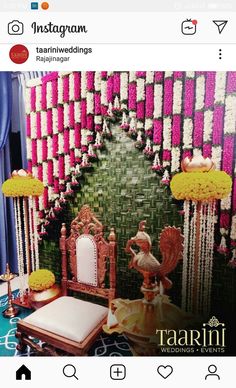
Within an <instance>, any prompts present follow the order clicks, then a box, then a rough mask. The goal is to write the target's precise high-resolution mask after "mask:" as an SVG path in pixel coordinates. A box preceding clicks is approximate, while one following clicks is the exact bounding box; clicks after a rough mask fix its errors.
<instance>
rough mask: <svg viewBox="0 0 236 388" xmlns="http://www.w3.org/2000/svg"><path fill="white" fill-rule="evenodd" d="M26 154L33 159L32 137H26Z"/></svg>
mask: <svg viewBox="0 0 236 388" xmlns="http://www.w3.org/2000/svg"><path fill="white" fill-rule="evenodd" d="M26 154H27V159H30V160H31V159H32V142H31V139H30V137H27V138H26Z"/></svg>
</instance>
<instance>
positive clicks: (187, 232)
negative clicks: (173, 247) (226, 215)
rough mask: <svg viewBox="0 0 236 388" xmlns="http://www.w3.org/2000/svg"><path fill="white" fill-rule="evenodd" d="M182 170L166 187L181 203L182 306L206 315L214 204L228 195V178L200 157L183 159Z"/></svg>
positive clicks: (212, 240) (230, 185)
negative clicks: (182, 237) (182, 243)
mask: <svg viewBox="0 0 236 388" xmlns="http://www.w3.org/2000/svg"><path fill="white" fill-rule="evenodd" d="M182 170H183V172H181V173H179V174H176V175H175V176H174V177H173V178H172V180H171V184H170V188H171V191H172V194H173V196H174V197H175V198H176V199H177V200H184V201H185V203H184V211H185V218H184V237H185V239H184V244H185V246H184V257H183V261H184V262H183V279H182V307H183V309H185V311H192V312H194V313H195V314H200V313H201V314H202V313H203V314H207V313H209V311H210V300H211V279H212V263H213V247H214V223H215V202H216V200H217V199H223V198H225V197H227V195H228V194H229V193H230V191H231V188H232V179H231V177H230V176H229V175H228V174H226V172H224V171H215V170H214V163H213V162H212V160H211V159H209V158H203V157H202V156H194V157H193V158H188V157H187V158H185V159H184V160H183V162H182ZM191 213H192V214H193V215H192V216H191ZM203 236H204V237H203Z"/></svg>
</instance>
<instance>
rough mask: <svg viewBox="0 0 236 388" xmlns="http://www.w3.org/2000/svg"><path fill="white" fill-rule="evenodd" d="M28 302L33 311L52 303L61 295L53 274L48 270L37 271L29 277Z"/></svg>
mask: <svg viewBox="0 0 236 388" xmlns="http://www.w3.org/2000/svg"><path fill="white" fill-rule="evenodd" d="M29 288H30V292H29V300H30V304H31V306H32V307H33V308H34V309H36V310H37V309H38V308H40V307H42V306H45V305H46V304H48V303H50V302H52V301H53V300H54V299H56V298H58V297H59V296H60V295H61V289H60V287H59V286H58V285H57V284H56V279H55V276H54V274H53V273H52V272H51V271H49V270H48V269H38V270H36V271H33V272H32V273H31V274H30V276H29Z"/></svg>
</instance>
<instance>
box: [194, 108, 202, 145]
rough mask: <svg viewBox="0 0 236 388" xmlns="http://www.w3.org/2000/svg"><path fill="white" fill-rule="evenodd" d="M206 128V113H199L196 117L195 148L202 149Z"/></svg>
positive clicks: (196, 113)
mask: <svg viewBox="0 0 236 388" xmlns="http://www.w3.org/2000/svg"><path fill="white" fill-rule="evenodd" d="M203 128H204V112H202V111H197V112H195V115H194V130H193V146H194V147H197V148H202V143H203Z"/></svg>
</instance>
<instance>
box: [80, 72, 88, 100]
mask: <svg viewBox="0 0 236 388" xmlns="http://www.w3.org/2000/svg"><path fill="white" fill-rule="evenodd" d="M86 94H87V75H86V71H81V98H82V99H84V98H86Z"/></svg>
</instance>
